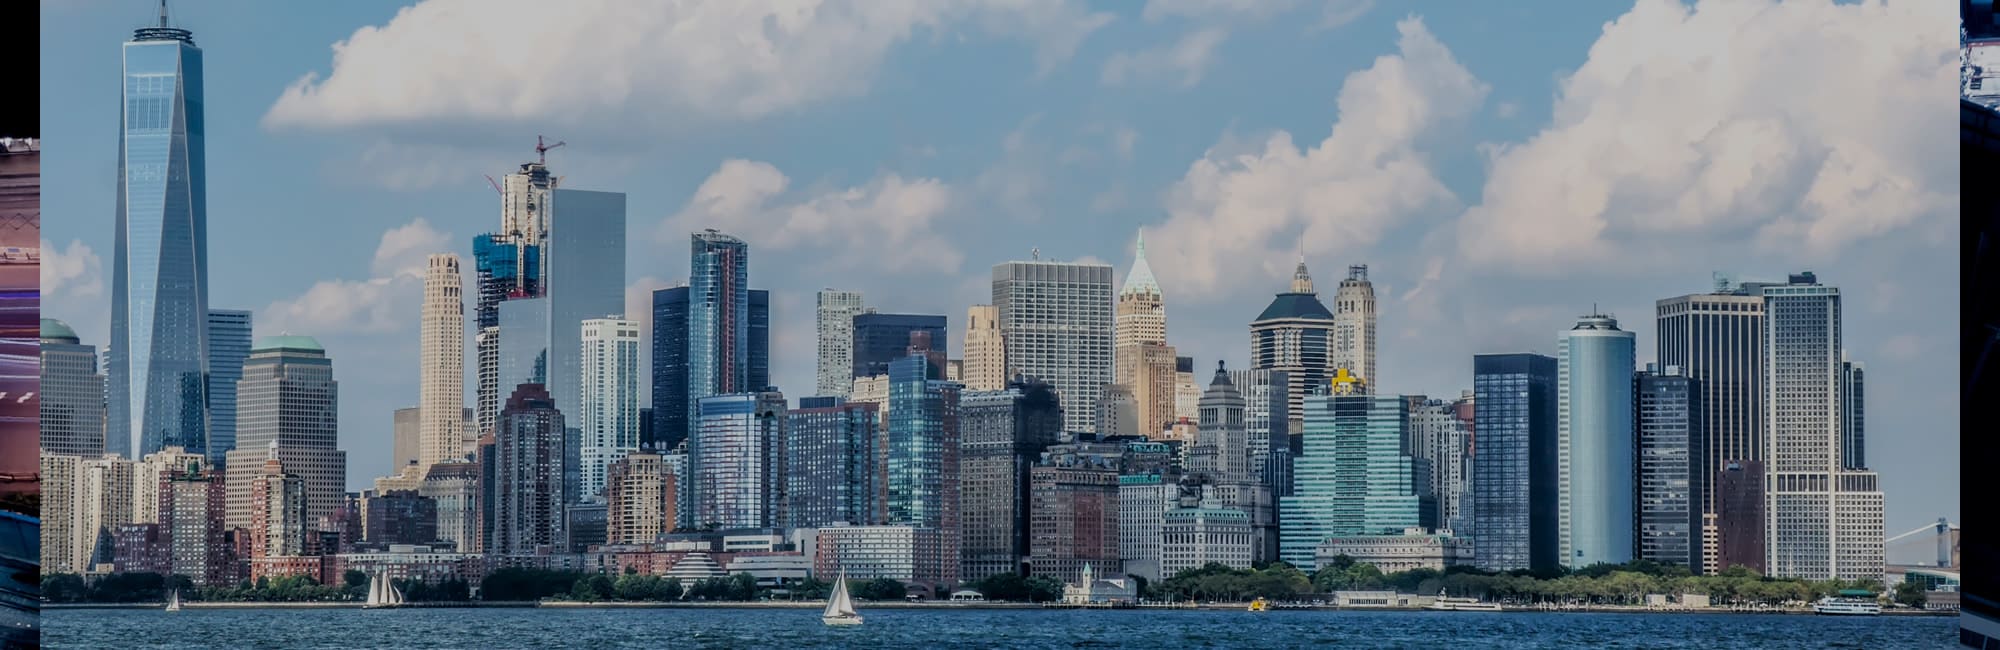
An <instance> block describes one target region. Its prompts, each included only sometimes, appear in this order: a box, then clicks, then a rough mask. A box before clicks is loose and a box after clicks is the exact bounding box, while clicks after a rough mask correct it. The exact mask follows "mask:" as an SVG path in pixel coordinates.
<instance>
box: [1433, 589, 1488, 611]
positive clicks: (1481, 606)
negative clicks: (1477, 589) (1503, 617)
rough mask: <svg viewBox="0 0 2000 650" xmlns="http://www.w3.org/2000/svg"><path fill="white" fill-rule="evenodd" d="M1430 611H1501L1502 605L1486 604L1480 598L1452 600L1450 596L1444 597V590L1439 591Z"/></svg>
mask: <svg viewBox="0 0 2000 650" xmlns="http://www.w3.org/2000/svg"><path fill="white" fill-rule="evenodd" d="M1430 609H1433V610H1437V611H1440V612H1497V611H1501V610H1500V603H1489V602H1484V601H1481V600H1479V599H1478V598H1452V597H1450V596H1446V595H1444V590H1443V589H1439V590H1438V597H1437V600H1435V601H1432V602H1431V606H1430Z"/></svg>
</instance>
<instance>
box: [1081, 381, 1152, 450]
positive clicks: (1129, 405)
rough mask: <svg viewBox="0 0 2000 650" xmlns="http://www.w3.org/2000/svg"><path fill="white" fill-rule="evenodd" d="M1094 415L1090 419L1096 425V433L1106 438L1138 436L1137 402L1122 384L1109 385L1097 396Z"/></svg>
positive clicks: (1127, 387) (1130, 391) (1128, 388)
mask: <svg viewBox="0 0 2000 650" xmlns="http://www.w3.org/2000/svg"><path fill="white" fill-rule="evenodd" d="M1095 410H1096V412H1097V413H1096V415H1095V416H1093V417H1092V418H1091V421H1092V422H1095V423H1096V424H1097V432H1098V433H1099V434H1100V435H1106V436H1125V437H1131V436H1136V435H1139V432H1140V429H1139V402H1138V400H1136V399H1133V397H1132V389H1131V387H1129V386H1126V385H1124V384H1111V385H1109V386H1105V387H1104V392H1102V393H1099V394H1098V396H1097V408H1096V409H1095Z"/></svg>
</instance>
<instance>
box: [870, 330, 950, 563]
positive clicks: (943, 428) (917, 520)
mask: <svg viewBox="0 0 2000 650" xmlns="http://www.w3.org/2000/svg"><path fill="white" fill-rule="evenodd" d="M921 336H922V335H921V334H915V335H913V337H912V338H919V337H921ZM913 343H914V341H913ZM933 361H934V359H932V358H931V356H929V355H927V354H922V353H918V352H916V351H914V350H913V351H912V354H910V355H908V356H905V357H903V358H902V359H898V360H896V361H895V362H894V363H891V364H889V414H888V418H887V420H888V434H889V435H888V442H889V447H888V449H887V452H888V454H887V458H888V465H887V468H886V469H887V470H888V477H889V481H888V490H889V504H888V505H889V509H888V512H887V513H885V514H886V515H887V518H888V521H889V523H891V524H901V525H907V526H916V527H919V528H934V529H937V530H940V531H944V532H945V534H946V536H947V537H948V538H950V539H953V540H955V539H956V538H957V537H958V497H959V494H958V486H959V481H958V479H959V477H958V453H959V449H958V447H959V418H958V415H959V413H958V409H959V391H960V387H959V385H958V384H955V383H952V382H949V381H945V380H943V379H942V378H941V377H942V373H940V372H938V371H937V369H935V368H934V366H933ZM952 546H953V548H952V549H950V553H951V556H952V557H954V558H956V557H958V549H957V548H956V546H957V545H956V544H955V543H954V544H952Z"/></svg>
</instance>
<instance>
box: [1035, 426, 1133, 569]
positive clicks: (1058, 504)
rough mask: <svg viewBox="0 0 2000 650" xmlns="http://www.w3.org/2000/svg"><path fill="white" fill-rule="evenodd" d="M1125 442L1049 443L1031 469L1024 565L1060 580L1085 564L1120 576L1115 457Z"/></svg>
mask: <svg viewBox="0 0 2000 650" xmlns="http://www.w3.org/2000/svg"><path fill="white" fill-rule="evenodd" d="M1123 451H1124V449H1123V445H1118V444H1109V443H1089V442H1078V443H1067V444H1058V445H1052V446H1050V447H1049V449H1048V451H1046V452H1043V453H1042V460H1041V462H1040V463H1037V464H1036V465H1035V467H1034V468H1033V469H1031V470H1030V471H1029V487H1028V494H1029V508H1028V512H1029V515H1028V569H1029V573H1030V574H1033V575H1037V576H1047V577H1050V578H1054V579H1056V580H1060V581H1062V582H1064V583H1075V582H1077V581H1078V580H1080V579H1082V577H1083V575H1084V572H1085V570H1086V569H1085V567H1087V566H1096V567H1098V570H1099V571H1102V572H1104V573H1105V574H1107V575H1120V574H1121V573H1122V568H1121V567H1120V566H1119V564H1118V558H1119V552H1118V539H1119V532H1118V518H1119V511H1118V465H1119V463H1118V460H1119V456H1120V455H1122V453H1123Z"/></svg>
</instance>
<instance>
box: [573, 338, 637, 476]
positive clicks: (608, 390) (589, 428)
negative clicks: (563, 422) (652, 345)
mask: <svg viewBox="0 0 2000 650" xmlns="http://www.w3.org/2000/svg"><path fill="white" fill-rule="evenodd" d="M578 406H579V408H578V410H580V411H582V420H583V448H582V450H581V451H580V458H581V460H582V462H583V468H582V472H583V474H582V476H583V490H582V494H581V496H583V497H586V498H587V497H597V496H602V495H603V494H604V484H605V483H604V482H605V476H606V474H605V473H606V471H608V470H609V469H610V466H611V462H612V461H614V460H617V459H618V458H619V457H621V456H624V455H625V454H628V453H631V452H634V451H637V450H638V449H639V323H638V321H629V320H625V319H622V318H593V319H588V320H585V321H583V401H582V402H581V403H580V404H579V405H578Z"/></svg>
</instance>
